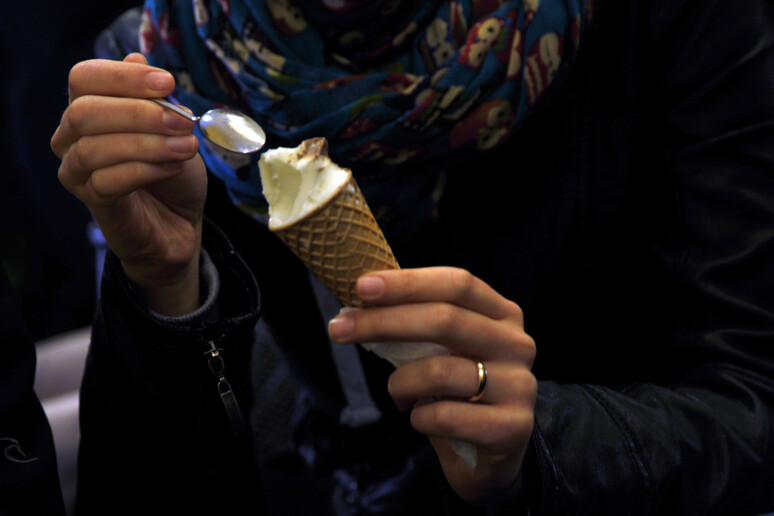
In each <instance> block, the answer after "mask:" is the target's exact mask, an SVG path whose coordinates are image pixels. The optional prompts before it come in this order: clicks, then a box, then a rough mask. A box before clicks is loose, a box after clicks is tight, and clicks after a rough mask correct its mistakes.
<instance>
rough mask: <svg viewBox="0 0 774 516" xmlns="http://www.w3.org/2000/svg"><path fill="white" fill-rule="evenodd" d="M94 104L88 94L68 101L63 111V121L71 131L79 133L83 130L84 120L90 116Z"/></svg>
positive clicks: (92, 98)
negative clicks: (65, 109) (67, 105)
mask: <svg viewBox="0 0 774 516" xmlns="http://www.w3.org/2000/svg"><path fill="white" fill-rule="evenodd" d="M94 104H95V101H94V97H92V96H90V95H85V96H81V97H78V98H76V99H74V100H73V101H72V102H71V103H70V106H69V107H68V108H67V111H65V116H64V121H65V122H66V125H67V128H68V129H69V130H70V131H71V132H72V133H74V134H80V133H81V132H82V131H83V128H84V125H85V123H86V120H87V119H88V118H89V117H90V116H91V110H92V107H93V106H94Z"/></svg>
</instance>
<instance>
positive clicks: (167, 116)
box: [161, 109, 194, 131]
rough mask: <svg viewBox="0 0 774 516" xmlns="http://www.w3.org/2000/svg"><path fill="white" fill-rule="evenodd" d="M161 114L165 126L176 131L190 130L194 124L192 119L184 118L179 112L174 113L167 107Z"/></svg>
mask: <svg viewBox="0 0 774 516" xmlns="http://www.w3.org/2000/svg"><path fill="white" fill-rule="evenodd" d="M161 116H162V120H163V121H164V126H165V127H166V128H167V129H172V130H174V131H184V130H190V129H191V127H192V126H193V124H194V123H193V122H192V121H190V120H188V119H186V118H183V117H182V116H180V115H178V114H177V113H173V112H172V111H170V110H168V109H165V110H164V112H163V113H162V114H161Z"/></svg>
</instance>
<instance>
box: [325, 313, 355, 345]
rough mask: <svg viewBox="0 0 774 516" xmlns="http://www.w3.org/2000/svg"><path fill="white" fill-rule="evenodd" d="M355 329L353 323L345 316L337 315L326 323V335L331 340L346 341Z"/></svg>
mask: <svg viewBox="0 0 774 516" xmlns="http://www.w3.org/2000/svg"><path fill="white" fill-rule="evenodd" d="M354 328H355V321H353V320H352V318H351V317H347V316H346V315H339V316H337V317H335V318H333V319H331V322H329V323H328V333H329V334H330V336H331V338H332V339H333V340H337V341H343V340H346V339H347V338H348V337H349V336H350V335H351V334H352V330H353V329H354Z"/></svg>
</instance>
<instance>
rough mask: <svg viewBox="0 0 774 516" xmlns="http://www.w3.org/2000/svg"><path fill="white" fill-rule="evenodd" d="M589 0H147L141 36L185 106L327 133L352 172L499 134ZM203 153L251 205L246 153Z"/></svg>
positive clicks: (551, 70) (555, 57) (254, 187)
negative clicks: (239, 112) (169, 75)
mask: <svg viewBox="0 0 774 516" xmlns="http://www.w3.org/2000/svg"><path fill="white" fill-rule="evenodd" d="M590 4H591V0H450V1H449V0H445V1H442V0H416V1H413V0H303V1H302V0H209V1H208V0H146V2H145V13H144V22H143V27H142V33H141V45H142V49H143V52H144V53H145V55H146V56H147V57H148V59H149V62H150V63H151V64H153V65H156V66H160V67H163V68H166V69H168V70H170V71H171V72H173V73H174V74H175V75H176V77H177V81H178V88H177V91H176V94H175V95H176V98H177V100H178V101H179V102H180V103H182V104H185V105H187V106H188V107H190V108H191V109H192V110H193V111H194V112H197V113H201V112H203V111H205V110H207V109H209V108H211V107H214V106H229V107H234V108H236V109H241V110H243V111H245V112H247V113H249V114H251V115H252V116H253V117H254V118H255V119H256V120H257V121H258V122H259V123H260V124H261V125H262V126H263V127H264V129H265V130H266V132H267V135H268V146H269V147H272V146H279V145H292V146H295V145H297V144H298V143H300V141H301V140H303V139H306V138H310V137H316V136H325V137H326V138H327V139H328V141H329V142H330V151H331V156H332V158H333V159H334V160H336V161H337V162H339V163H340V164H342V165H345V166H349V167H351V168H353V171H354V172H355V175H356V177H357V176H358V172H359V171H361V170H362V171H364V170H366V169H369V170H370V169H372V168H375V169H379V170H385V169H390V170H397V169H400V168H402V167H396V165H400V164H403V163H407V162H415V163H416V162H420V161H425V160H435V161H438V160H448V159H453V158H454V157H459V156H460V155H461V154H470V153H473V152H478V151H483V150H486V149H490V148H492V147H494V146H496V145H498V144H500V143H502V142H503V141H505V140H506V139H507V138H508V137H509V136H510V135H511V133H512V132H513V131H514V129H515V128H517V127H518V126H519V125H520V124H521V123H523V121H524V120H525V118H526V116H527V114H528V113H529V112H530V110H531V108H532V106H534V105H535V104H536V103H538V102H539V101H540V100H541V98H543V97H544V96H545V94H546V91H547V90H548V89H549V86H551V85H552V84H553V83H555V82H557V81H555V80H554V79H555V78H556V77H558V76H559V75H560V74H561V72H562V69H563V68H566V65H567V64H568V63H569V62H570V61H571V58H572V56H573V55H574V54H575V53H576V52H577V49H578V47H579V44H580V39H581V33H582V30H581V29H582V27H584V26H585V24H586V21H587V19H588V18H589V14H590ZM203 155H204V158H205V161H206V162H207V164H208V167H209V168H210V170H211V171H212V172H213V173H214V174H215V175H217V176H218V177H220V178H221V179H222V180H223V181H225V183H226V185H227V186H228V188H229V191H230V192H231V194H232V196H233V198H234V200H235V202H236V203H237V204H239V205H240V206H242V207H243V208H245V209H247V210H248V211H255V210H258V211H260V206H262V205H264V201H263V199H262V196H261V186H260V177H259V175H258V172H257V167H256V158H255V156H253V158H252V159H249V158H244V157H239V156H235V155H229V154H227V153H224V152H222V151H218V149H217V148H215V147H213V146H206V145H205V146H203ZM372 164H373V165H378V167H371V165H372ZM420 168H421V169H426V168H428V167H412V169H414V170H416V169H420ZM377 176H378V174H377ZM382 179H383V178H382ZM391 179H392V178H391ZM358 180H359V181H360V182H361V188H363V189H364V192H365V193H366V196H367V197H368V193H367V191H368V189H369V180H368V178H362V177H359V178H358ZM411 180H412V179H411V178H404V179H403V181H408V182H409V183H408V184H403V186H402V187H401V189H402V190H404V191H405V189H406V187H407V186H408V187H411V185H410V181H411ZM379 181H380V180H378V179H374V182H375V183H379ZM420 181H421V180H420ZM364 183H365V184H364ZM415 186H418V185H415ZM420 189H421V188H420ZM415 190H416V188H415ZM424 190H427V188H424ZM370 201H371V200H370V199H369V202H370ZM407 202H409V203H410V202H412V201H407Z"/></svg>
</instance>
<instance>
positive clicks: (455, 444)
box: [341, 308, 478, 469]
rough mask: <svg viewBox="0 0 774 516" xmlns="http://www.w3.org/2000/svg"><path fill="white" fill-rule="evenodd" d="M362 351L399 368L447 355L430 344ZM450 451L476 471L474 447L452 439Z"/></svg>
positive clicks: (376, 345)
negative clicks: (412, 362)
mask: <svg viewBox="0 0 774 516" xmlns="http://www.w3.org/2000/svg"><path fill="white" fill-rule="evenodd" d="M352 310H356V309H355V308H343V309H342V310H341V311H342V312H346V311H352ZM360 345H361V346H363V348H364V349H366V350H368V351H370V352H372V353H375V354H376V355H377V356H379V357H380V358H383V359H385V360H387V361H388V362H390V363H391V364H392V365H393V366H395V367H396V368H397V367H400V366H402V365H403V364H406V363H408V362H411V361H413V360H418V359H420V358H425V357H429V356H434V355H449V354H450V352H449V349H448V348H445V347H443V346H441V345H440V344H435V343H432V342H367V343H362V344H360ZM450 445H451V448H452V450H454V452H455V453H456V454H457V455H459V456H460V458H461V459H462V460H463V461H465V463H466V464H467V465H468V466H470V468H471V469H476V466H477V465H478V457H477V455H476V447H475V445H473V444H471V443H467V442H463V441H458V440H456V439H452V440H451V441H450Z"/></svg>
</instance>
